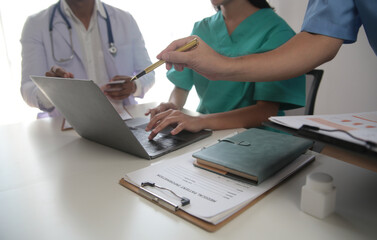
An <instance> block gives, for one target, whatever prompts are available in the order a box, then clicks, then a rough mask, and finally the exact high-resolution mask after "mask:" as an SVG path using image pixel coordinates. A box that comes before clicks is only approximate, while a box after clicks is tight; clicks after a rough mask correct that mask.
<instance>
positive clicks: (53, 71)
mask: <svg viewBox="0 0 377 240" xmlns="http://www.w3.org/2000/svg"><path fill="white" fill-rule="evenodd" d="M45 75H46V77H61V78H74V76H73V73H70V72H67V71H66V70H65V69H64V68H61V67H59V66H52V67H51V68H50V71H48V72H46V73H45Z"/></svg>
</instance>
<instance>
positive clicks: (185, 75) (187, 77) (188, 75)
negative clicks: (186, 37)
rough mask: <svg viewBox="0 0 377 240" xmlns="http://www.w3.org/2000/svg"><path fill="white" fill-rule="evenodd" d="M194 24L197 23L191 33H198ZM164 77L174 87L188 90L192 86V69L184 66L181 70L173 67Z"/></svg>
mask: <svg viewBox="0 0 377 240" xmlns="http://www.w3.org/2000/svg"><path fill="white" fill-rule="evenodd" d="M196 25H197V24H195V25H194V29H193V30H192V33H191V35H198V32H197V31H195V29H196ZM166 77H167V78H168V79H169V81H170V82H172V83H173V84H174V85H175V86H176V87H179V88H182V89H184V90H186V91H190V90H191V88H192V87H193V86H194V79H193V71H192V70H191V69H189V68H184V69H183V71H182V72H178V71H177V70H175V69H174V67H173V68H172V69H170V70H169V71H168V72H167V73H166Z"/></svg>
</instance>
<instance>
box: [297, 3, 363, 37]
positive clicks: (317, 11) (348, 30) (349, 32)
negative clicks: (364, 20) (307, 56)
mask: <svg viewBox="0 0 377 240" xmlns="http://www.w3.org/2000/svg"><path fill="white" fill-rule="evenodd" d="M360 26H361V20H360V18H359V14H358V11H357V8H356V6H355V3H354V1H353V0H309V3H308V7H307V10H306V14H305V18H304V23H303V25H302V29H301V30H302V31H305V32H310V33H316V34H321V35H325V36H329V37H335V38H339V39H343V40H344V43H353V42H355V41H356V40H357V34H358V32H359V28H360Z"/></svg>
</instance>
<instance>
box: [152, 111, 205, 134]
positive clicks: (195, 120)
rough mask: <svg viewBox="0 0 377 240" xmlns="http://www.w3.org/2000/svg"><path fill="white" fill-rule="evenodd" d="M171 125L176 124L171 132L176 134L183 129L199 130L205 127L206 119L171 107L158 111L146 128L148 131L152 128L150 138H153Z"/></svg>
mask: <svg viewBox="0 0 377 240" xmlns="http://www.w3.org/2000/svg"><path fill="white" fill-rule="evenodd" d="M169 125H171V126H175V128H174V129H173V130H172V131H171V132H170V133H171V134H172V135H176V134H178V133H180V132H181V131H182V130H187V131H190V132H199V131H200V130H202V129H204V119H203V118H201V117H200V116H198V117H192V116H189V115H186V114H184V113H182V112H181V111H179V110H173V109H169V110H167V111H165V112H161V113H158V114H157V115H156V116H154V117H153V118H152V119H151V120H150V122H149V123H148V125H147V127H146V128H145V130H146V131H150V130H152V132H151V134H150V135H149V137H148V139H149V140H152V139H153V138H154V137H155V136H156V135H157V134H158V133H159V132H160V131H162V130H163V129H164V128H165V127H167V126H169Z"/></svg>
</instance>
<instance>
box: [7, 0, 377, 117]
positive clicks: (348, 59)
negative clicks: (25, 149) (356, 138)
mask: <svg viewBox="0 0 377 240" xmlns="http://www.w3.org/2000/svg"><path fill="white" fill-rule="evenodd" d="M55 2H56V0H38V1H29V0H19V1H7V0H0V20H1V21H0V23H1V25H0V71H1V78H0V84H1V90H2V91H1V94H0V108H1V117H0V124H9V123H14V122H19V121H24V120H27V119H34V118H35V116H36V113H37V110H36V109H32V108H30V107H29V106H27V105H26V104H25V103H24V102H23V100H22V98H21V95H20V91H19V87H20V79H21V76H20V72H21V46H20V43H19V39H20V36H21V30H22V26H23V24H24V22H25V20H26V17H27V16H29V15H31V14H34V13H36V12H38V11H40V10H41V9H44V8H46V7H48V6H50V5H51V4H53V3H55ZM105 2H106V3H109V4H111V5H113V6H116V7H118V8H121V9H124V10H126V11H129V12H131V13H132V14H133V16H134V17H135V19H136V21H137V22H138V24H139V27H140V29H141V31H142V33H143V35H144V39H145V42H146V46H147V49H148V51H149V54H150V57H151V60H152V61H155V60H156V59H155V56H156V55H157V53H159V52H160V51H161V50H162V49H163V48H164V47H165V46H166V45H167V44H168V43H170V42H171V41H172V40H174V39H177V38H180V37H184V36H187V35H189V34H190V32H191V29H192V26H193V23H194V22H195V21H198V20H201V19H202V18H204V17H207V16H210V15H212V14H213V13H214V10H213V8H212V6H211V4H210V1H209V0H191V1H190V2H183V1H176V0H160V1H152V0H137V1H135V0H123V1H117V0H105ZM270 2H271V4H272V5H273V6H275V8H276V10H277V12H278V13H279V14H280V15H281V16H282V17H283V18H284V19H286V21H287V22H288V23H289V24H290V25H291V26H292V28H293V29H294V30H295V31H296V32H299V31H300V27H301V23H302V20H303V17H304V14H305V9H306V5H307V0H306V1H303V0H284V1H282V0H270ZM20 6H22V7H20ZM376 60H377V58H376V56H375V55H374V53H373V51H372V50H371V48H370V47H369V44H368V42H367V39H366V36H365V33H364V31H363V30H361V31H360V34H359V39H358V42H357V43H356V44H352V45H344V46H343V47H342V48H341V50H340V52H339V54H338V56H337V57H336V58H335V59H334V60H333V61H332V62H331V63H327V64H324V65H323V66H321V67H320V68H322V69H324V70H325V75H324V79H323V81H322V83H321V86H320V90H319V95H318V100H317V104H316V108H315V113H316V114H325V113H348V112H362V111H376V110H377V94H376V93H377V64H376V63H377V61H376ZM165 73H166V71H165V69H164V67H160V68H158V69H157V70H156V85H155V86H154V88H153V89H152V90H151V91H150V92H149V93H148V94H147V95H146V97H145V99H143V100H142V101H139V102H149V101H158V102H160V101H166V100H167V99H168V95H169V94H170V91H171V89H172V85H171V84H170V82H169V81H168V80H167V79H166V78H165ZM187 104H188V107H189V108H190V109H195V107H196V105H197V99H196V97H195V94H192V95H191V96H190V99H189V101H188V103H187Z"/></svg>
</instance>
